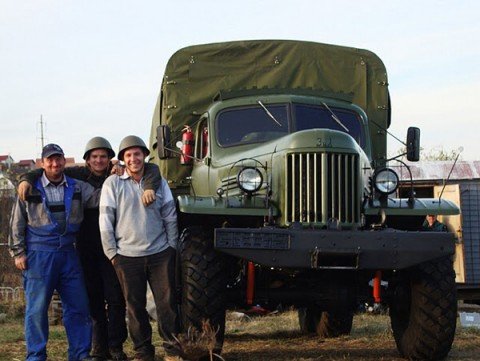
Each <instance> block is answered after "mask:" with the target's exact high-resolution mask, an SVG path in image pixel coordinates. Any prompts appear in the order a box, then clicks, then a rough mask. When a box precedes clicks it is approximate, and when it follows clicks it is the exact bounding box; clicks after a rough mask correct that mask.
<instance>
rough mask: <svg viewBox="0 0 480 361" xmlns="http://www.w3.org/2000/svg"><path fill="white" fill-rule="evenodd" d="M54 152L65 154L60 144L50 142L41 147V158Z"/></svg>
mask: <svg viewBox="0 0 480 361" xmlns="http://www.w3.org/2000/svg"><path fill="white" fill-rule="evenodd" d="M55 154H59V155H63V156H65V154H64V153H63V150H62V148H60V146H58V145H57V144H53V143H50V144H47V145H46V146H44V147H43V149H42V158H48V157H51V156H52V155H55Z"/></svg>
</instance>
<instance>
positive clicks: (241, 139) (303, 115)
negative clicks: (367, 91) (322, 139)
mask: <svg viewBox="0 0 480 361" xmlns="http://www.w3.org/2000/svg"><path fill="white" fill-rule="evenodd" d="M290 109H291V112H290ZM306 129H332V130H338V131H340V132H344V133H347V134H348V135H350V136H351V137H352V138H353V139H355V141H356V142H357V143H358V144H359V145H360V146H363V145H364V142H365V140H364V135H363V131H362V129H363V128H362V122H361V118H360V116H359V115H358V114H357V113H355V112H353V111H349V110H345V109H340V108H334V107H325V105H310V104H299V103H293V104H292V103H290V104H275V105H264V104H263V103H261V104H258V105H253V106H250V107H242V108H231V109H226V110H223V111H222V112H220V113H219V114H218V116H217V124H216V131H217V139H218V143H219V144H220V145H221V146H222V147H230V146H235V145H242V144H249V143H263V142H267V141H270V140H274V139H278V138H280V137H283V136H284V135H287V134H288V133H293V132H298V131H300V130H306Z"/></svg>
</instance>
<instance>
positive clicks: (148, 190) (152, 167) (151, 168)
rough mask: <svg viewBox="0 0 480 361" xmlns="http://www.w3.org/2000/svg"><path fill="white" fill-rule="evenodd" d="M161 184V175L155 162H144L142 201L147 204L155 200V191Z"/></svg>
mask: <svg viewBox="0 0 480 361" xmlns="http://www.w3.org/2000/svg"><path fill="white" fill-rule="evenodd" d="M161 184H162V176H161V175H160V170H159V169H158V166H157V165H156V164H151V163H145V174H144V175H143V188H144V189H145V190H144V191H143V194H142V202H143V205H144V206H148V205H150V204H151V203H153V202H154V201H155V191H156V190H157V189H158V188H159V187H160V185H161Z"/></svg>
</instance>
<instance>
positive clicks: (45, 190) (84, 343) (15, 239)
mask: <svg viewBox="0 0 480 361" xmlns="http://www.w3.org/2000/svg"><path fill="white" fill-rule="evenodd" d="M65 163H66V161H65V156H64V153H63V150H62V149H61V148H60V147H59V146H58V145H56V144H47V145H46V146H45V147H44V148H43V151H42V168H43V170H44V171H43V175H42V177H41V178H39V179H38V181H37V182H36V183H35V187H34V189H33V190H32V194H31V195H30V196H29V197H28V198H27V200H26V201H22V200H20V199H17V202H16V203H15V206H14V209H13V213H12V220H11V234H10V240H9V243H10V253H11V254H12V256H13V257H14V259H15V266H16V267H17V268H18V269H20V270H22V271H23V279H24V289H25V297H26V310H25V339H26V343H27V357H26V359H27V360H28V361H45V360H46V359H47V350H46V346H47V341H48V306H49V304H50V301H51V298H52V294H53V292H54V290H57V292H58V293H59V295H60V298H61V301H62V308H63V323H64V325H65V330H66V333H67V338H68V344H69V347H68V360H69V361H80V360H92V358H91V357H90V356H89V352H90V347H91V337H92V328H91V321H90V313H89V308H88V298H87V293H86V289H85V284H84V280H83V276H82V269H81V267H80V262H79V260H78V256H77V253H76V251H75V244H74V243H75V238H76V234H77V232H78V230H79V228H80V224H81V222H82V220H83V209H84V207H87V208H89V207H94V206H95V205H96V206H98V198H99V194H98V192H97V193H95V192H94V188H93V187H92V186H91V185H89V184H87V183H84V182H81V181H77V180H74V179H72V178H69V177H66V176H65V175H64V173H63V171H64V169H65Z"/></svg>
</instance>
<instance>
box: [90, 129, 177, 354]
mask: <svg viewBox="0 0 480 361" xmlns="http://www.w3.org/2000/svg"><path fill="white" fill-rule="evenodd" d="M148 154H149V150H148V148H147V147H146V145H145V143H144V142H143V141H142V139H140V138H139V137H136V136H133V135H130V136H128V137H125V138H124V139H123V140H122V141H121V143H120V150H119V152H118V159H120V160H122V161H124V163H125V166H126V172H125V173H124V174H123V175H122V176H118V175H113V176H111V177H109V178H108V179H107V180H106V181H105V183H104V184H103V188H102V194H101V198H100V221H99V222H100V234H101V237H102V245H103V250H104V252H105V254H106V255H107V257H108V258H109V259H110V260H111V262H112V264H113V266H114V268H115V271H116V273H117V275H118V278H119V280H120V284H121V286H122V291H123V294H124V296H125V300H126V304H127V314H128V320H129V324H128V328H129V331H130V337H131V338H132V341H133V345H134V350H135V360H141V361H153V360H154V357H155V348H154V346H153V345H152V328H151V326H150V321H149V317H148V313H147V311H146V291H147V282H148V283H149V285H150V287H151V289H152V292H153V296H154V300H155V306H156V311H157V319H158V321H159V322H158V328H159V330H158V331H159V333H160V335H161V336H162V337H163V339H164V341H166V342H165V343H164V348H165V351H166V353H167V357H166V359H169V358H170V357H174V356H175V354H176V352H175V348H174V347H173V346H172V341H173V340H174V338H173V336H175V335H176V334H177V333H178V330H179V327H178V316H177V313H176V310H175V299H174V289H175V287H174V279H175V277H174V274H175V254H176V248H177V242H178V228H177V214H176V208H175V201H174V199H173V196H172V193H171V191H170V188H169V187H168V184H167V182H166V181H165V179H162V182H161V184H160V186H159V187H158V189H157V190H156V193H155V197H156V199H155V201H154V202H153V203H152V204H151V205H149V206H148V207H144V206H143V204H142V194H143V175H144V167H145V158H146V156H148Z"/></svg>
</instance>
